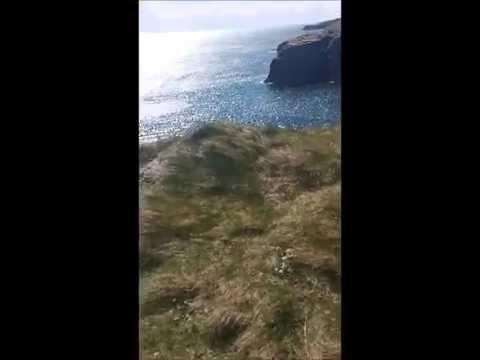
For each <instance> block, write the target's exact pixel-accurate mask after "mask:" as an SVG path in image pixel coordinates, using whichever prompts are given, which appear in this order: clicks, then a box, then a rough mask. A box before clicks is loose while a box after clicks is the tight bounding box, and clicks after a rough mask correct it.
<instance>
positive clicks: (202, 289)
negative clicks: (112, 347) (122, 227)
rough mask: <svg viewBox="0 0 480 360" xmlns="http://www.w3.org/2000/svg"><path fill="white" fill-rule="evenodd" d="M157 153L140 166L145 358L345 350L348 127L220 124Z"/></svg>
mask: <svg viewBox="0 0 480 360" xmlns="http://www.w3.org/2000/svg"><path fill="white" fill-rule="evenodd" d="M155 146H159V145H155ZM155 151H156V152H155ZM155 151H151V152H147V153H146V155H145V156H144V159H147V160H146V161H145V163H144V166H142V172H141V189H140V191H141V197H142V203H141V209H142V210H141V232H142V233H141V242H140V251H141V269H140V272H141V289H140V294H141V346H142V347H141V350H142V359H144V360H146V359H168V360H170V359H205V360H208V359H232V360H233V359H235V360H240V359H272V358H273V359H307V358H309V359H313V358H315V356H316V357H317V358H320V357H321V356H323V355H325V354H330V355H333V356H337V355H338V354H339V341H340V336H339V334H340V328H339V324H340V296H339V279H340V272H339V254H340V252H339V251H340V240H339V221H340V220H339V210H340V186H339V181H340V146H339V129H330V130H321V129H316V130H309V131H304V132H301V131H291V130H283V129H278V128H266V129H254V128H248V127H237V126H233V125H226V124H215V125H207V126H205V127H203V128H201V129H200V130H198V131H197V132H195V133H194V134H192V135H191V136H190V137H187V138H183V139H176V140H175V141H172V142H170V143H168V144H162V146H159V147H158V148H157V150H155Z"/></svg>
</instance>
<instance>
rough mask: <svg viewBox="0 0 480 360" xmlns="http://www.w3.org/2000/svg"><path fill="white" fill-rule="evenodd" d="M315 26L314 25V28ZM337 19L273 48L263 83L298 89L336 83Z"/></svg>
mask: <svg viewBox="0 0 480 360" xmlns="http://www.w3.org/2000/svg"><path fill="white" fill-rule="evenodd" d="M317 26H318V25H317ZM340 52H341V20H340V19H337V20H332V21H330V22H329V23H328V24H327V25H325V26H323V28H322V30H321V31H319V32H315V33H309V34H304V35H300V36H298V37H296V38H293V39H290V40H287V41H285V42H283V43H281V44H280V45H278V47H277V57H276V58H275V59H273V60H272V62H271V64H270V72H269V74H268V77H267V79H266V80H265V82H267V83H274V84H277V85H284V86H300V85H306V84H314V83H320V82H329V81H338V80H340V70H341V58H340Z"/></svg>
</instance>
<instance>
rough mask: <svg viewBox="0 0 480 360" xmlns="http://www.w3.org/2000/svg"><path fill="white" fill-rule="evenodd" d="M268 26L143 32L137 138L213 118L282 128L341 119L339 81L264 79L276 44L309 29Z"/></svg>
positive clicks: (179, 129)
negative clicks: (297, 83) (291, 83)
mask: <svg viewBox="0 0 480 360" xmlns="http://www.w3.org/2000/svg"><path fill="white" fill-rule="evenodd" d="M306 32H307V31H303V30H302V25H296V26H286V27H278V28H270V29H235V30H220V31H196V32H158V33H153V32H140V35H139V37H140V38H139V45H140V48H139V53H140V59H139V62H140V69H139V71H140V77H139V95H140V106H139V127H140V128H139V130H140V131H139V136H140V142H148V141H152V140H156V139H158V138H168V137H171V136H175V135H182V134H184V133H188V132H189V131H192V129H195V128H196V127H198V126H200V125H202V124H204V123H208V122H211V121H227V122H236V123H240V124H248V125H256V126H264V125H273V126H279V127H285V128H303V127H309V126H331V125H334V124H337V123H338V122H339V121H340V108H341V106H340V95H341V92H340V84H337V83H327V84H318V85H308V86H302V87H294V88H289V87H284V88H281V87H277V86H275V85H270V84H266V83H264V80H265V79H266V78H267V75H268V71H269V66H270V62H271V61H272V59H273V58H274V57H275V56H276V48H277V46H278V45H279V44H280V43H281V42H283V41H285V40H288V39H290V38H293V37H295V36H298V35H301V34H304V33H306Z"/></svg>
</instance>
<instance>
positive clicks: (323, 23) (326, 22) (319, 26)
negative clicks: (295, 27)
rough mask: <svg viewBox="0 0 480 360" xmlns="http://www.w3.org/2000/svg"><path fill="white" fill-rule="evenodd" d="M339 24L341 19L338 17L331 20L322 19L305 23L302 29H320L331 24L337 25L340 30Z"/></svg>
mask: <svg viewBox="0 0 480 360" xmlns="http://www.w3.org/2000/svg"><path fill="white" fill-rule="evenodd" d="M340 25H341V20H340V18H338V19H333V20H327V21H322V22H319V23H317V24H313V25H305V26H304V27H303V30H321V29H324V28H326V27H327V26H333V27H338V30H339V31H340Z"/></svg>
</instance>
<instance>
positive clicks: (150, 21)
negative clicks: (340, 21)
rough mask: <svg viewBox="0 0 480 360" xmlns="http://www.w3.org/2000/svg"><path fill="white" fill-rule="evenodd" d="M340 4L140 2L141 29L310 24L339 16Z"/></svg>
mask: <svg viewBox="0 0 480 360" xmlns="http://www.w3.org/2000/svg"><path fill="white" fill-rule="evenodd" d="M340 4H341V2H340V1H140V31H141V32H170V31H171V32H174V31H199V30H214V29H232V28H259V27H265V28H268V27H274V26H282V25H289V24H292V25H293V24H309V23H316V22H319V21H323V20H329V19H334V18H337V17H340V8H341V5H340Z"/></svg>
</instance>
